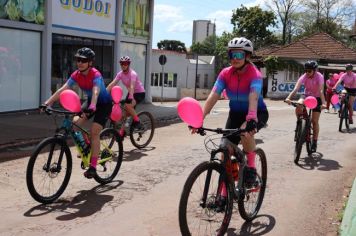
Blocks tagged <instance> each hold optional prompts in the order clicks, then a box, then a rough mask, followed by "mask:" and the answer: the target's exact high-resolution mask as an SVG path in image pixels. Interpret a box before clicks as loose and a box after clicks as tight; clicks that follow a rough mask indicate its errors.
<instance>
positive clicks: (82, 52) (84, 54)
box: [74, 48, 95, 61]
mask: <svg viewBox="0 0 356 236" xmlns="http://www.w3.org/2000/svg"><path fill="white" fill-rule="evenodd" d="M74 56H75V57H80V58H85V59H88V60H89V61H93V60H94V58H95V52H94V51H93V50H91V49H90V48H80V49H78V51H77V53H76V54H75V55H74Z"/></svg>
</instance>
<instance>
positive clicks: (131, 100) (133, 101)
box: [106, 56, 146, 136]
mask: <svg viewBox="0 0 356 236" xmlns="http://www.w3.org/2000/svg"><path fill="white" fill-rule="evenodd" d="M130 64H131V59H130V57H128V56H123V57H121V58H120V66H121V71H120V72H119V73H118V74H117V75H116V77H115V79H114V80H113V81H112V82H111V83H110V84H109V85H108V87H107V88H106V89H107V91H108V92H110V91H111V89H112V88H113V87H114V86H115V85H117V84H118V83H119V81H120V80H121V81H122V83H123V84H124V85H125V87H126V88H127V91H128V93H127V96H126V99H125V109H126V111H127V112H128V113H129V115H130V116H132V118H133V126H134V127H135V128H136V129H141V127H142V125H141V123H140V119H139V118H138V116H137V113H136V111H135V106H136V105H137V104H139V103H140V102H142V101H143V100H144V99H145V94H146V93H145V89H144V87H143V85H142V83H141V81H140V80H139V78H138V76H137V73H136V72H135V71H134V70H133V69H131V68H130ZM124 132H125V127H124V126H122V128H121V129H120V131H119V134H120V135H121V136H124Z"/></svg>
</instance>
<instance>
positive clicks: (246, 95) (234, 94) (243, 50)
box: [192, 37, 268, 187]
mask: <svg viewBox="0 0 356 236" xmlns="http://www.w3.org/2000/svg"><path fill="white" fill-rule="evenodd" d="M252 53H253V45H252V42H251V41H250V40H248V39H246V38H243V37H241V38H233V39H232V40H231V41H229V43H228V56H229V59H230V64H231V66H229V67H226V68H224V69H223V70H222V71H221V72H220V74H219V75H218V77H217V80H216V82H215V84H214V87H213V89H212V91H211V93H210V94H209V97H208V98H207V100H206V102H205V105H204V108H203V114H204V118H205V116H206V115H207V114H209V113H210V111H211V109H212V108H213V106H214V105H215V103H216V102H217V101H218V100H219V99H220V97H221V93H222V92H223V91H224V89H225V90H226V93H227V96H228V98H229V100H230V102H229V107H230V111H229V117H228V119H227V122H226V125H225V128H226V129H236V128H242V129H245V128H246V129H247V131H248V132H246V133H245V134H244V135H243V136H238V135H236V136H228V137H227V138H223V139H222V144H223V145H226V146H228V147H229V150H230V152H231V153H232V150H231V149H230V147H232V146H234V145H237V144H238V143H239V142H240V141H241V142H242V146H243V151H244V152H245V153H246V156H247V167H246V169H245V173H244V174H245V179H246V185H247V186H248V187H249V186H252V185H253V184H254V183H255V181H256V166H255V156H256V153H255V148H256V143H255V139H254V134H255V133H256V132H257V131H258V130H259V129H261V128H262V127H263V126H264V125H266V123H267V120H268V111H267V107H266V104H265V103H264V101H263V98H262V96H261V90H262V76H261V73H260V71H259V70H258V69H257V68H256V67H255V65H254V64H252V62H250V57H251V55H252ZM192 132H193V133H195V132H196V130H194V129H193V131H192Z"/></svg>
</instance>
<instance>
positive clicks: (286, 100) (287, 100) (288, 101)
mask: <svg viewBox="0 0 356 236" xmlns="http://www.w3.org/2000/svg"><path fill="white" fill-rule="evenodd" d="M284 102H286V103H288V105H290V104H291V102H292V101H291V100H290V99H289V98H286V99H285V100H284Z"/></svg>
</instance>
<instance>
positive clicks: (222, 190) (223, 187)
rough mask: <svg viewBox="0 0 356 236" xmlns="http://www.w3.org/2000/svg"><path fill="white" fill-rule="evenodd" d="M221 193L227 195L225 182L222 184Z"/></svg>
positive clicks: (223, 195)
mask: <svg viewBox="0 0 356 236" xmlns="http://www.w3.org/2000/svg"><path fill="white" fill-rule="evenodd" d="M220 193H221V196H222V197H227V192H226V186H225V182H222V183H221V185H220Z"/></svg>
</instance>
